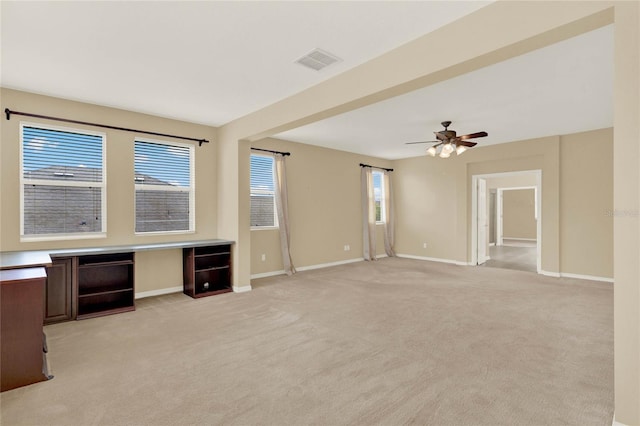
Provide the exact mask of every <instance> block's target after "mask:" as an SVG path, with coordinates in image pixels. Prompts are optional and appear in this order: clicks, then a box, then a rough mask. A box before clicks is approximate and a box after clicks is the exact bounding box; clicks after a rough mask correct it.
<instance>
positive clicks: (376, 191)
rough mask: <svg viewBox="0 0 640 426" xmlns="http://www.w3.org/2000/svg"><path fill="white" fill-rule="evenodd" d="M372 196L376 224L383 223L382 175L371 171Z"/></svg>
mask: <svg viewBox="0 0 640 426" xmlns="http://www.w3.org/2000/svg"><path fill="white" fill-rule="evenodd" d="M372 173H373V196H374V199H375V202H376V222H384V221H385V217H384V173H382V172H377V171H373V172H372Z"/></svg>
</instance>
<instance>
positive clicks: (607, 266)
mask: <svg viewBox="0 0 640 426" xmlns="http://www.w3.org/2000/svg"><path fill="white" fill-rule="evenodd" d="M612 138H613V132H612V130H611V129H601V130H595V131H591V132H584V133H579V134H575V135H566V136H561V137H560V136H556V137H548V138H540V139H534V140H529V141H519V142H512V143H508V144H500V145H498V146H495V145H490V146H487V147H481V148H474V149H473V150H469V151H467V152H465V153H464V155H462V156H460V157H455V158H454V157H452V158H449V159H447V160H446V161H443V160H441V159H439V158H431V157H427V156H423V157H415V158H409V159H403V160H396V161H394V162H393V163H392V164H393V167H394V168H395V169H396V172H395V173H394V176H395V178H396V180H395V189H396V197H397V198H396V201H397V202H396V205H397V236H396V240H397V242H396V251H397V252H398V253H400V254H405V255H411V256H420V257H431V258H438V259H446V260H450V261H455V262H460V263H467V262H469V261H470V260H471V251H470V247H471V240H472V237H471V191H470V188H471V187H472V185H471V179H472V176H473V175H481V174H493V173H506V172H519V171H527V170H542V190H541V195H540V198H541V203H542V206H541V207H542V215H541V220H542V241H541V242H542V270H543V271H546V272H551V273H572V274H581V275H591V276H597V277H603V278H611V277H612V276H613V275H612V270H613V269H612V268H613V254H612V253H613V250H612V244H613V228H612V225H611V218H607V217H606V214H605V213H606V212H607V211H611V209H612V208H613V199H612V195H611V194H612V190H613V188H612V176H613V169H612V165H611V160H610V158H611V156H612V155H613V151H612ZM583 142H584V144H583ZM580 147H584V149H581V148H580ZM607 159H609V160H607ZM565 169H566V170H565ZM594 169H597V170H598V173H597V174H596V173H594V172H593V170H594ZM500 179H502V178H500ZM505 179H506V180H508V179H509V178H508V177H505ZM513 179H515V180H517V183H531V182H530V180H531V179H532V178H531V177H523V176H521V177H518V176H517V175H514V176H513ZM518 179H520V180H518ZM523 179H525V180H523ZM533 179H535V178H533ZM490 181H491V182H492V184H493V183H495V184H496V185H506V182H502V181H498V180H495V179H491V180H490ZM514 182H515V181H514ZM534 182H535V180H534ZM509 192H513V191H505V194H508V193H509ZM507 196H508V195H507ZM565 197H566V198H565ZM561 200H562V201H561ZM582 208H587V209H589V212H591V213H593V214H591V213H589V212H580V211H579V210H581V209H582ZM531 214H533V206H532V207H531ZM529 225H530V226H529V229H530V230H529V231H528V233H527V235H530V236H520V237H519V238H536V225H535V222H533V221H530V223H529ZM505 226H508V225H507V224H505ZM579 229H583V230H584V229H592V232H591V233H585V232H580V231H577V232H576V231H574V230H579ZM508 232H510V231H509V230H508V229H505V231H504V235H505V236H506V237H508V236H511V237H515V235H509V234H508ZM425 242H426V243H427V248H426V249H425V248H424V247H423V245H424V243H425ZM585 245H588V246H589V249H585Z"/></svg>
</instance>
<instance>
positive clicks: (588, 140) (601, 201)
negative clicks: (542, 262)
mask: <svg viewBox="0 0 640 426" xmlns="http://www.w3.org/2000/svg"><path fill="white" fill-rule="evenodd" d="M560 140H561V142H560V170H561V180H560V194H561V196H560V268H561V270H562V272H566V273H572V274H584V275H593V276H599V277H613V214H612V212H613V129H602V130H596V131H593V132H584V133H576V134H573V135H566V136H563V137H562V138H561V139H560Z"/></svg>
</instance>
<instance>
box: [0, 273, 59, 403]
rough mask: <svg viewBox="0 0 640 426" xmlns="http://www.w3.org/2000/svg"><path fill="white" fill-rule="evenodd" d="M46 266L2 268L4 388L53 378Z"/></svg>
mask: <svg viewBox="0 0 640 426" xmlns="http://www.w3.org/2000/svg"><path fill="white" fill-rule="evenodd" d="M46 280H47V275H46V273H45V269H44V268H43V267H37V268H23V269H11V270H0V308H1V310H0V340H1V341H2V345H1V349H0V352H1V354H0V391H6V390H10V389H15V388H17V387H20V386H25V385H29V384H31V383H36V382H42V381H44V380H48V379H49V375H48V372H47V362H46V354H45V353H44V347H45V345H46V343H45V341H44V339H45V337H44V333H43V331H42V319H43V313H42V304H43V295H44V285H45V282H46Z"/></svg>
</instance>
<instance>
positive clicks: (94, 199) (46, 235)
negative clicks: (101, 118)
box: [20, 123, 106, 240]
mask: <svg viewBox="0 0 640 426" xmlns="http://www.w3.org/2000/svg"><path fill="white" fill-rule="evenodd" d="M20 138H21V141H20V145H21V148H22V150H21V161H20V163H21V164H20V167H21V170H20V179H21V182H20V183H21V185H20V187H21V194H20V198H21V200H20V201H21V202H20V209H21V214H20V220H21V221H20V236H21V239H23V240H33V239H37V240H46V239H72V238H89V237H91V238H95V237H97V236H104V232H106V214H105V209H106V196H105V188H106V183H105V176H104V170H105V149H106V147H105V139H106V137H105V135H104V133H95V132H88V131H84V130H74V129H67V128H59V127H48V126H42V125H39V124H37V125H36V124H33V125H32V124H27V123H21V125H20Z"/></svg>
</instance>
